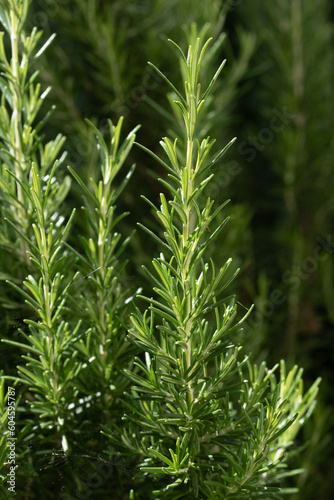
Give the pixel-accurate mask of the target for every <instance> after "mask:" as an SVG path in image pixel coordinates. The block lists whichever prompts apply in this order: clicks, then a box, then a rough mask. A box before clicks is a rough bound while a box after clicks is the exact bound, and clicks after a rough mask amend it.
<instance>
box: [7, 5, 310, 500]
mask: <svg viewBox="0 0 334 500" xmlns="http://www.w3.org/2000/svg"><path fill="white" fill-rule="evenodd" d="M213 3H214V4H215V5H216V6H217V5H218V3H217V2H213ZM29 4H30V0H5V1H4V2H3V6H2V8H1V11H0V21H1V24H2V26H3V29H4V30H5V31H4V33H1V36H0V64H1V69H2V74H1V77H0V87H1V108H0V141H1V149H0V160H1V171H0V174H1V176H0V189H1V192H0V196H1V221H0V224H1V237H0V244H1V257H0V265H1V268H0V273H1V280H2V287H1V306H2V308H3V309H4V310H5V311H8V310H10V309H15V308H20V315H21V317H22V318H23V321H22V324H21V326H20V328H15V329H13V328H12V329H11V328H10V327H9V326H10V325H9V322H10V321H11V319H10V318H11V316H10V314H7V315H6V319H5V322H4V325H5V326H6V330H5V332H6V333H5V334H3V335H2V340H3V345H4V346H5V348H6V349H7V351H6V352H7V353H8V358H7V360H6V362H5V363H4V371H1V380H0V412H1V413H0V426H1V430H2V437H1V440H0V471H1V476H0V479H1V483H0V488H1V492H2V495H3V497H4V498H6V496H8V497H9V496H10V495H11V493H10V492H11V491H12V490H9V489H8V485H7V484H6V482H8V466H9V461H8V446H7V445H8V443H9V442H10V436H12V435H13V434H12V432H13V431H9V427H8V426H6V424H7V423H8V420H9V416H8V413H9V410H8V404H9V403H8V394H7V393H9V384H10V386H11V387H14V388H16V389H15V390H11V392H10V394H11V395H12V394H13V393H14V392H15V391H17V399H16V405H15V411H16V419H17V422H16V424H17V428H16V434H15V439H16V458H17V463H16V465H15V473H16V480H17V485H16V492H17V494H18V496H19V498H24V499H25V498H30V497H32V498H37V497H43V498H55V495H57V497H61V498H63V499H65V498H72V499H73V498H83V497H89V496H90V495H93V496H94V498H105V496H106V495H109V496H110V495H113V498H120V499H125V498H129V499H132V500H135V499H137V500H139V499H150V498H152V499H153V498H156V499H159V498H161V499H171V500H174V499H175V500H176V499H181V498H190V497H194V498H199V499H211V500H213V499H217V498H222V499H224V498H231V499H248V498H256V499H257V498H265V499H269V498H273V499H274V498H280V495H281V494H288V493H291V492H292V491H294V490H293V488H290V489H289V488H288V487H285V483H284V479H285V478H287V477H289V476H291V475H294V474H296V473H298V471H295V470H293V469H291V468H290V467H288V465H289V460H290V458H291V457H292V453H291V452H290V449H291V445H292V444H293V442H294V439H295V437H296V435H297V433H298V430H299V428H300V426H301V425H302V424H303V422H304V421H305V419H306V418H307V417H308V416H309V415H310V413H311V412H312V409H313V407H314V404H315V397H316V394H317V391H318V384H319V380H317V381H316V382H315V383H314V384H313V385H312V387H311V388H310V389H309V390H308V391H307V392H306V393H305V394H304V392H303V382H302V370H301V369H298V368H297V367H296V366H295V367H293V368H292V369H291V370H290V371H287V370H286V366H285V362H284V361H281V363H280V364H279V365H276V366H274V367H273V368H272V369H269V368H268V367H267V366H266V363H265V362H263V363H262V364H260V365H259V366H257V365H254V364H253V363H252V361H251V357H250V355H249V354H248V353H247V354H245V353H243V352H242V346H241V345H239V338H240V327H241V325H242V323H243V322H244V321H245V320H246V319H247V317H248V315H249V314H251V311H252V307H250V308H248V311H247V314H246V315H244V316H242V315H240V312H239V308H238V301H237V300H236V296H235V295H234V294H232V293H230V292H229V291H228V290H227V289H228V286H229V285H230V284H231V282H232V281H233V279H234V278H235V276H236V274H237V271H231V270H230V269H231V262H232V259H228V260H226V262H225V263H224V264H223V265H222V266H217V265H216V264H215V263H214V261H213V259H211V258H210V257H209V255H210V248H211V247H212V245H213V244H214V242H218V241H219V239H218V238H219V237H220V233H221V231H222V230H223V228H224V227H225V226H226V224H227V222H228V217H226V218H223V220H221V218H220V217H221V215H222V213H223V212H225V210H226V208H225V207H226V205H227V202H224V203H222V204H220V205H218V206H216V203H215V201H214V199H211V198H210V197H207V196H206V193H207V191H206V189H207V187H208V186H210V183H212V182H213V179H214V173H213V172H214V169H215V168H216V166H217V165H218V164H219V163H220V162H222V161H223V159H224V155H225V153H226V151H227V150H228V149H229V148H230V147H231V146H232V145H233V142H234V140H231V141H230V142H229V143H228V144H227V146H225V147H223V148H222V149H220V148H218V149H216V148H215V142H216V141H215V139H212V138H211V137H209V136H207V133H208V131H209V130H211V129H212V127H211V125H210V123H209V117H210V113H211V112H212V105H213V102H214V101H212V100H211V95H212V89H213V87H214V85H215V83H216V81H217V80H218V79H219V77H220V75H221V72H222V70H223V67H224V64H225V61H224V62H223V63H221V64H220V66H219V67H218V69H217V70H216V72H215V73H214V75H213V77H212V79H211V80H210V81H209V83H208V84H207V85H204V84H203V83H202V82H204V75H203V70H205V71H206V72H209V71H210V62H211V60H212V59H211V58H212V55H213V54H214V53H216V51H217V49H218V48H219V47H220V45H219V43H218V44H216V46H215V47H214V48H213V49H212V50H210V49H209V46H210V43H211V39H210V38H209V39H207V40H206V33H207V30H208V26H207V25H205V26H204V28H203V29H201V30H200V31H199V32H198V31H197V27H196V25H195V24H193V25H192V26H191V28H190V29H189V30H188V31H187V32H186V33H187V43H188V51H187V53H184V52H183V50H182V49H181V48H180V47H179V45H177V44H176V43H175V42H173V41H171V44H172V47H173V49H174V50H175V51H176V54H177V55H178V59H179V63H180V65H181V76H182V79H183V80H184V88H183V91H179V90H178V88H177V85H174V84H173V83H172V82H171V80H170V79H169V78H167V76H165V74H164V73H163V72H162V71H160V70H159V69H158V68H157V67H156V66H155V65H153V64H152V63H150V66H151V68H152V69H153V70H154V71H156V72H157V74H158V75H159V78H160V79H161V80H162V81H164V82H165V84H166V85H168V86H169V88H170V93H169V101H170V104H171V106H172V113H173V115H172V114H171V113H169V115H168V116H169V117H170V116H174V120H175V124H176V126H175V127H173V129H172V130H171V131H170V134H169V135H170V137H164V138H163V140H162V141H161V143H160V144H161V146H162V148H163V150H164V153H165V155H166V156H165V159H162V158H160V157H159V156H158V155H157V154H156V153H155V152H151V151H150V150H149V149H148V148H147V147H146V146H145V145H143V144H138V143H136V145H137V146H140V147H141V148H142V149H143V150H144V151H145V152H147V153H149V154H150V155H151V157H152V158H153V160H154V161H155V162H156V165H157V166H158V165H159V167H162V168H163V169H164V173H162V174H161V178H160V179H159V181H160V184H161V186H162V188H163V191H164V192H163V193H161V194H160V206H159V207H157V206H155V204H154V203H153V202H152V201H150V200H149V199H148V198H146V197H144V198H145V201H146V202H147V203H148V205H149V206H150V207H151V209H152V210H153V213H154V214H155V215H156V218H157V221H158V222H159V224H160V228H157V229H156V226H155V227H153V225H152V226H151V227H148V225H143V224H141V223H140V224H139V225H140V228H141V229H140V230H141V231H145V232H146V233H147V234H148V235H149V236H150V237H151V238H152V239H153V241H154V242H155V243H156V244H157V245H158V247H159V250H160V254H159V256H157V257H156V258H154V259H153V260H152V266H151V267H150V268H149V267H147V266H146V267H144V271H145V273H146V275H147V277H148V278H149V280H150V282H151V283H152V284H153V289H152V294H150V295H147V294H144V293H143V294H142V293H141V290H137V291H131V292H130V291H128V289H127V286H126V285H125V282H126V278H125V279H123V278H124V276H126V275H125V274H124V273H125V266H126V258H125V254H126V252H128V250H129V249H128V244H129V242H130V240H131V237H132V235H130V236H129V237H123V236H122V235H121V233H120V232H119V231H118V227H119V226H120V224H121V222H122V221H123V219H124V217H125V216H126V215H127V213H126V212H122V211H121V213H119V212H118V209H117V206H116V202H119V200H120V196H121V194H122V193H123V190H124V189H125V188H126V186H127V183H128V181H129V180H130V178H131V176H132V174H133V171H134V166H132V167H130V168H129V169H128V173H127V174H126V175H125V176H123V177H122V169H123V167H124V164H125V163H127V162H128V159H129V158H128V157H129V155H130V154H132V155H133V154H134V152H133V150H132V149H133V145H134V144H135V138H136V132H137V130H138V127H135V128H134V129H133V130H132V131H131V132H130V133H129V134H128V135H127V137H126V138H125V140H124V141H123V142H122V141H121V134H122V127H123V118H122V117H121V118H119V119H118V121H117V123H116V125H114V124H113V123H112V121H111V120H109V121H108V134H107V138H106V136H104V135H103V133H102V132H101V131H100V130H99V128H98V127H97V126H96V124H95V123H94V122H93V121H88V125H89V127H90V130H91V131H92V132H93V133H94V135H95V136H96V140H97V152H98V154H96V155H93V156H92V157H94V158H97V157H99V160H98V161H99V168H98V169H96V170H97V171H96V172H95V173H94V178H92V179H91V180H90V181H89V183H87V182H85V181H84V180H83V176H82V175H81V173H80V172H78V171H77V169H75V168H73V167H69V172H70V174H71V176H72V177H73V178H74V179H75V181H76V184H77V185H78V186H79V188H80V189H81V190H82V193H83V199H84V207H83V210H82V212H81V215H82V218H85V220H86V222H85V223H84V224H82V225H81V227H82V229H84V230H85V231H86V232H84V231H83V233H82V234H81V235H78V237H76V235H72V234H70V233H71V228H73V226H74V224H75V221H76V218H77V217H78V212H79V211H78V210H75V209H74V210H72V211H71V210H69V209H68V208H67V203H66V201H68V200H70V189H71V181H70V177H69V176H68V175H67V170H65V168H64V166H65V165H64V161H65V158H66V154H63V153H62V152H61V151H62V146H63V143H64V140H65V139H64V138H63V136H62V135H58V136H57V137H56V139H54V140H50V141H49V142H46V140H45V138H44V137H43V135H42V133H41V130H42V128H43V126H45V125H46V123H47V121H48V120H50V119H51V116H52V113H51V111H50V110H47V111H46V112H45V111H44V110H45V108H46V107H47V106H46V102H45V100H46V96H47V94H48V93H49V91H50V89H49V88H47V89H45V90H42V89H41V85H40V84H39V83H36V82H37V80H38V77H39V70H38V69H36V67H35V66H34V65H35V62H36V61H38V59H39V57H40V56H41V54H42V53H43V52H44V51H45V49H46V48H47V47H48V45H49V44H50V43H51V41H52V38H53V37H51V38H50V39H49V40H48V41H47V42H46V43H45V44H44V45H42V47H41V48H39V47H38V45H39V41H40V39H41V36H42V35H41V32H40V31H38V30H37V29H36V28H33V29H32V31H31V33H30V35H27V34H26V31H25V22H26V18H27V13H28V7H29ZM91 7H93V6H92V5H91ZM157 108H158V109H160V107H159V106H157ZM42 111H43V112H45V115H44V118H43V117H42V118H40V116H43V115H42ZM211 116H213V115H211ZM207 122H208V123H207ZM212 133H214V130H212ZM89 134H90V133H87V136H89ZM137 151H138V149H137ZM143 303H148V304H149V306H148V309H146V310H145V311H144V312H142V304H143ZM130 308H132V314H131V316H130V318H129V311H130ZM13 330H14V331H13ZM18 352H19V354H18ZM22 353H23V354H22ZM276 372H277V373H276ZM6 388H7V393H6ZM11 412H12V410H11ZM94 424H95V425H94ZM92 427H94V428H93V429H92ZM101 431H102V433H101ZM87 436H89V438H88V439H87ZM6 440H7V443H6ZM87 448H88V449H87ZM35 449H37V450H36V452H35ZM295 452H296V450H294V453H295ZM41 457H42V460H44V462H42V463H41ZM76 458H79V459H83V460H84V473H83V472H82V468H81V466H80V465H79V461H76ZM121 458H123V459H124V460H125V461H126V463H127V464H128V466H129V470H130V471H131V474H127V473H126V472H127V470H125V469H126V467H123V469H122V467H121V466H120V467H119V468H118V469H117V471H114V470H113V468H112V467H111V468H110V466H111V465H112V464H117V465H119V464H121V463H122V462H121ZM59 461H60V463H61V464H62V468H57V465H59ZM87 464H89V466H92V464H94V470H93V472H91V479H92V478H96V477H98V478H100V479H99V480H98V485H96V484H95V485H94V482H93V479H92V480H91V482H90V483H89V478H87V475H88V476H89V474H88V473H87ZM96 464H99V465H100V469H98V466H97V465H96ZM101 464H103V465H104V466H108V467H109V469H108V473H107V474H104V472H105V471H104V472H102V466H101ZM45 470H49V471H50V474H51V479H49V477H48V478H45V477H44V476H43V474H44V473H45ZM59 471H60V472H59ZM97 471H100V472H97ZM52 476H53V477H52ZM102 477H103V479H102ZM55 478H56V479H55ZM55 483H57V485H56V486H55ZM93 490H94V492H93Z"/></svg>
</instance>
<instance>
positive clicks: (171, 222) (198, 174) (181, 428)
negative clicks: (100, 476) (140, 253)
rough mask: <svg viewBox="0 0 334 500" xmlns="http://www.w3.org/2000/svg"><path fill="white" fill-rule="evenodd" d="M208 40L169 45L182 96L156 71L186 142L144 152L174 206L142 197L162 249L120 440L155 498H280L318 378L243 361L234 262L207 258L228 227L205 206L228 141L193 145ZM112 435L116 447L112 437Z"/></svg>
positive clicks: (135, 326)
mask: <svg viewBox="0 0 334 500" xmlns="http://www.w3.org/2000/svg"><path fill="white" fill-rule="evenodd" d="M204 35H205V30H202V31H201V32H200V33H199V35H198V37H197V39H195V40H194V38H193V41H194V43H193V44H192V45H190V46H189V49H188V53H187V55H185V54H184V53H183V51H182V49H181V48H180V47H179V46H178V45H176V44H175V42H172V44H173V46H174V48H176V49H177V51H178V53H179V56H180V62H181V66H182V72H183V75H184V77H185V86H184V95H182V94H181V93H180V92H179V91H178V90H177V88H176V87H175V86H174V85H173V84H172V83H171V82H170V81H169V80H168V79H167V77H165V76H164V75H163V74H162V73H161V71H160V70H159V69H157V68H156V67H155V66H154V68H155V69H156V71H157V72H158V73H159V75H160V76H161V77H162V78H163V79H164V80H165V81H166V82H167V83H168V85H169V86H170V87H171V89H172V92H173V95H174V99H175V100H174V104H175V107H174V109H175V111H176V112H177V111H178V110H180V112H181V115H182V118H183V123H184V141H183V143H182V145H181V146H179V145H178V142H177V140H175V141H174V142H172V141H171V140H170V139H169V138H167V137H165V138H164V139H163V140H162V141H161V146H162V148H163V149H164V151H165V153H166V156H167V160H166V161H164V160H162V159H161V158H159V157H157V156H156V155H155V154H154V153H150V154H151V155H152V156H153V157H154V158H155V159H156V160H157V161H158V162H159V163H160V164H161V165H163V167H164V168H165V169H166V171H167V173H168V177H167V178H164V179H160V182H161V184H162V185H163V186H164V188H166V190H167V191H168V192H169V196H170V199H169V200H168V201H167V199H166V197H165V195H164V194H161V195H160V200H161V206H160V208H157V207H156V206H155V205H154V204H153V203H151V202H150V201H149V200H147V201H148V203H149V205H150V206H151V207H152V209H153V211H154V212H156V214H157V217H158V219H159V221H160V224H161V226H162V231H163V235H157V234H155V233H153V232H152V231H151V230H150V229H149V228H147V227H144V226H142V225H141V224H140V225H141V227H142V228H143V229H144V230H145V231H146V232H147V233H148V234H149V235H151V236H152V237H153V238H154V239H155V240H156V241H157V242H158V244H159V246H160V247H161V250H162V251H161V253H160V256H159V257H157V258H155V259H154V260H153V261H152V266H153V270H152V272H151V271H150V270H148V269H145V271H146V274H147V275H148V277H149V278H150V280H151V281H152V282H153V284H154V288H153V291H154V295H155V297H154V298H153V297H151V298H150V297H145V296H141V298H142V299H144V300H146V301H147V302H148V303H149V304H150V305H149V309H148V310H146V311H145V312H144V313H141V311H140V310H139V309H138V308H137V307H135V308H134V313H133V314H132V316H131V323H132V327H131V328H130V330H129V338H130V340H131V341H132V342H133V343H134V344H135V345H137V346H138V347H139V348H140V350H141V351H144V352H145V358H144V359H142V358H141V357H136V358H135V362H134V364H135V366H136V370H135V371H129V370H126V372H125V373H126V374H127V376H128V378H129V379H130V380H131V382H132V384H133V386H132V389H131V392H130V393H129V394H128V397H127V398H126V399H125V400H124V404H125V406H126V415H125V419H126V421H127V422H128V429H126V430H123V433H122V444H123V446H124V447H125V448H127V449H128V450H129V452H130V453H131V454H137V455H138V456H139V459H140V466H139V467H140V473H138V474H137V480H138V481H139V482H140V483H141V484H142V487H143V488H144V489H145V491H146V495H148V493H147V484H146V482H147V481H149V482H151V485H152V486H151V488H152V497H154V498H164V499H165V498H171V499H176V498H189V497H190V496H193V497H195V498H197V497H199V498H207V499H209V498H210V499H214V498H268V495H269V496H270V497H271V498H278V496H277V495H278V492H279V491H281V490H280V488H279V487H277V486H276V483H279V484H280V481H281V479H282V478H283V477H284V476H288V475H291V474H293V473H294V472H292V471H284V462H285V461H286V459H287V454H286V452H287V450H288V448H289V446H290V445H291V444H292V442H293V438H294V437H295V435H296V433H297V431H298V429H299V427H300V425H301V423H302V421H303V418H302V417H304V416H306V414H309V413H310V412H311V411H312V408H313V406H314V398H315V396H316V393H317V386H318V383H319V381H317V382H316V383H315V384H314V385H313V386H312V388H311V389H310V390H309V391H308V392H307V393H306V394H305V395H304V396H303V395H302V381H301V372H299V374H298V376H297V377H296V371H297V368H296V367H295V368H293V370H292V371H291V372H289V373H288V374H287V375H286V373H285V364H284V362H282V363H281V368H280V375H279V380H278V381H277V379H276V377H275V375H274V371H275V369H276V368H277V367H275V368H274V369H272V370H269V369H268V368H267V367H266V365H265V363H262V364H261V366H260V367H257V366H252V364H251V363H250V362H249V360H248V359H247V356H246V357H245V356H244V357H243V359H241V360H240V359H238V356H239V352H240V346H238V344H237V339H236V333H237V332H238V329H239V326H240V325H241V323H242V322H243V321H244V320H245V319H246V317H247V316H248V314H249V313H250V311H251V309H250V310H249V311H248V313H247V314H246V316H245V317H244V318H241V319H239V320H237V305H236V300H235V297H234V296H231V295H230V296H229V295H226V294H225V293H226V292H225V290H226V288H227V286H228V285H229V283H230V282H231V280H232V279H233V278H234V275H232V276H228V267H229V264H230V260H228V261H227V262H226V263H225V265H224V266H222V267H221V268H220V269H219V270H218V271H216V269H215V266H214V263H213V262H212V260H211V261H207V260H206V259H205V255H206V253H207V248H208V245H209V244H210V243H211V242H212V241H213V240H214V238H215V237H217V235H218V234H219V232H220V230H221V229H222V228H223V227H224V226H225V223H226V222H227V219H225V220H224V221H223V222H222V223H220V224H219V225H218V227H216V228H214V224H215V219H216V216H217V214H219V213H220V211H221V210H222V209H223V208H224V207H225V205H226V203H224V204H223V205H221V206H219V207H218V208H216V209H215V210H214V209H213V206H214V201H213V200H211V199H210V198H208V199H203V196H202V194H203V190H204V188H205V186H206V185H207V184H208V183H209V182H210V181H211V180H212V177H213V175H212V174H211V175H209V176H208V174H207V172H208V170H209V168H211V167H212V166H213V165H214V164H215V163H216V162H218V161H219V160H220V159H221V158H222V157H223V154H224V153H225V151H226V150H227V149H228V148H229V147H230V146H231V145H232V143H233V142H234V141H233V140H232V141H231V142H230V143H229V144H228V145H227V146H226V147H225V148H224V149H223V150H221V151H218V152H216V153H213V152H212V150H213V146H214V143H215V140H212V139H210V137H207V138H203V139H202V140H200V141H199V140H198V139H197V136H198V128H197V122H198V115H199V114H200V112H201V109H202V108H203V107H204V105H205V104H204V103H205V99H206V97H207V95H208V93H209V92H210V91H211V88H212V87H213V85H214V83H215V81H216V79H217V78H218V76H219V74H220V72H221V70H222V68H223V66H224V62H223V63H222V64H221V65H220V67H219V68H218V70H217V71H216V73H215V75H214V77H213V78H212V80H211V82H210V83H209V85H208V87H207V89H206V90H205V91H203V90H202V88H201V85H200V70H201V65H202V62H203V61H204V60H205V52H206V49H207V47H208V45H209V43H210V39H209V40H208V41H207V42H205V43H204V42H203V38H204ZM141 147H142V148H144V149H145V150H146V148H145V147H144V146H141ZM182 147H184V149H181V148H182ZM210 228H211V229H210ZM297 395H298V396H297ZM297 401H298V402H297ZM298 412H300V413H299V415H298ZM115 429H117V430H119V432H120V433H121V429H118V428H117V426H115ZM107 434H108V432H107ZM110 438H111V439H112V440H113V442H114V443H118V444H119V441H118V439H117V438H116V437H115V433H114V435H110ZM282 492H283V493H284V489H283V490H282ZM288 492H290V491H289V490H288V489H286V490H285V493H288ZM140 498H141V497H140ZM146 498H147V497H146Z"/></svg>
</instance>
